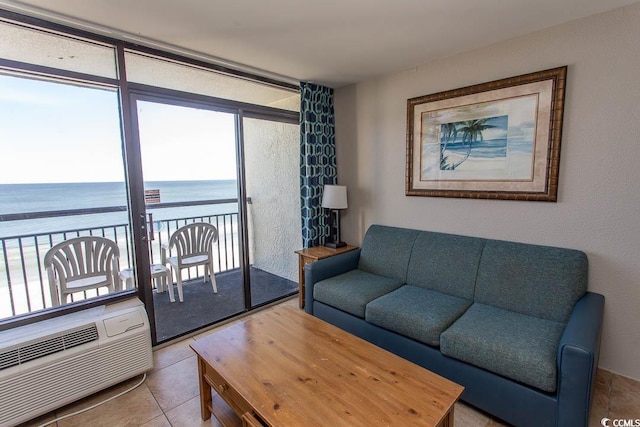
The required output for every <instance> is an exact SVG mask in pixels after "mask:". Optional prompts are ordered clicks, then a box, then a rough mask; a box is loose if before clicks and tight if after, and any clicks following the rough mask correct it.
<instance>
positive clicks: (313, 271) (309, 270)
mask: <svg viewBox="0 0 640 427" xmlns="http://www.w3.org/2000/svg"><path fill="white" fill-rule="evenodd" d="M359 260H360V249H356V250H353V251H349V252H345V253H343V254H340V255H335V256H332V257H329V258H324V259H321V260H318V261H316V262H312V263H309V264H307V265H305V266H304V288H305V291H304V308H305V311H306V312H307V313H309V314H313V287H314V286H315V284H316V283H318V282H320V281H322V280H324V279H328V278H329V277H333V276H337V275H338V274H343V273H346V272H347V271H351V270H355V269H356V268H358V261H359Z"/></svg>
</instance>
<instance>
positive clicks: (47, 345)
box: [0, 323, 98, 370]
mask: <svg viewBox="0 0 640 427" xmlns="http://www.w3.org/2000/svg"><path fill="white" fill-rule="evenodd" d="M97 339H98V328H96V325H95V323H92V324H89V325H86V326H82V327H79V328H75V329H72V330H69V331H66V332H65V333H63V334H60V335H56V336H49V337H44V338H43V339H41V340H39V341H36V342H32V343H29V344H25V345H23V346H21V347H18V348H14V349H11V350H8V351H5V352H2V353H0V370H3V369H7V368H10V367H12V366H16V365H19V364H22V363H26V362H28V361H30V360H35V359H39V358H41V357H44V356H48V355H50V354H54V353H58V352H61V351H64V350H66V349H69V348H73V347H77V346H79V345H81V344H86V343H89V342H92V341H96V340H97Z"/></svg>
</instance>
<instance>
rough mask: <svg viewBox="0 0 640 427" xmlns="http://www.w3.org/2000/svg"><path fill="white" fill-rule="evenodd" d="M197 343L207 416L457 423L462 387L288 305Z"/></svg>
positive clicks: (324, 422)
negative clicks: (455, 421) (454, 410)
mask: <svg viewBox="0 0 640 427" xmlns="http://www.w3.org/2000/svg"><path fill="white" fill-rule="evenodd" d="M191 348H192V349H193V350H194V351H195V352H196V353H197V355H198V373H199V378H200V398H201V412H202V419H203V420H207V419H209V418H210V417H211V414H212V413H213V415H215V416H216V418H217V419H218V421H220V423H221V424H222V425H224V426H271V427H277V426H367V427H370V426H376V425H380V426H413V425H416V426H443V427H453V405H454V403H455V402H456V401H457V400H458V398H459V397H460V395H461V394H462V391H463V387H461V386H459V385H457V384H455V383H453V382H451V381H449V380H447V379H445V378H442V377H440V376H438V375H436V374H434V373H432V372H429V371H428V370H426V369H424V368H421V367H419V366H417V365H415V364H413V363H411V362H408V361H406V360H404V359H402V358H400V357H398V356H396V355H394V354H392V353H389V352H387V351H385V350H383V349H381V348H379V347H376V346H374V345H372V344H370V343H368V342H366V341H364V340H362V339H360V338H358V337H356V336H354V335H351V334H349V333H347V332H345V331H343V330H341V329H339V328H336V327H335V326H332V325H330V324H328V323H326V322H324V321H322V320H320V319H317V318H315V317H313V316H310V315H308V314H306V313H304V312H302V311H300V310H298V309H296V308H294V307H291V306H281V307H278V308H276V309H273V310H269V311H265V312H263V313H259V314H256V315H254V316H251V317H250V318H248V320H246V321H244V322H241V323H238V324H236V325H234V326H230V327H228V328H225V329H222V330H220V331H217V332H214V333H212V334H211V335H208V336H206V337H204V338H201V339H198V340H196V341H195V342H194V343H193V344H191ZM212 391H213V393H212Z"/></svg>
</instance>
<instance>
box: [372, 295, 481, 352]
mask: <svg viewBox="0 0 640 427" xmlns="http://www.w3.org/2000/svg"><path fill="white" fill-rule="evenodd" d="M470 305H471V301H469V300H466V299H464V298H458V297H454V296H451V295H447V294H443V293H440V292H436V291H431V290H429V289H424V288H420V287H416V286H409V285H405V286H402V287H400V288H398V289H396V290H395V291H393V292H390V293H388V294H386V295H383V296H381V297H380V298H377V299H375V300H373V301H371V302H370V303H369V304H367V310H366V313H365V319H366V320H367V321H368V322H370V323H373V324H374V325H378V326H381V327H383V328H385V329H389V330H391V331H394V332H397V333H399V334H402V335H405V336H407V337H409V338H413V339H415V340H417V341H420V342H423V343H425V344H429V345H431V346H435V347H437V346H439V345H440V334H441V333H442V331H444V330H445V329H447V328H448V327H449V326H450V325H451V324H452V323H453V322H454V321H455V320H456V319H457V318H458V317H460V316H461V315H462V314H463V313H464V312H465V310H466V309H467V308H469V306H470Z"/></svg>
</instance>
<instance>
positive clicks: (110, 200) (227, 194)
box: [0, 180, 238, 238]
mask: <svg viewBox="0 0 640 427" xmlns="http://www.w3.org/2000/svg"><path fill="white" fill-rule="evenodd" d="M150 189H154V190H159V191H160V202H161V203H173V202H189V201H202V200H219V199H236V198H237V197H238V191H237V183H236V181H235V180H216V181H155V182H153V181H152V182H145V190H150ZM114 206H127V195H126V187H125V183H124V182H87V183H84V182H83V183H50V184H0V219H2V220H0V238H7V237H15V236H22V235H32V234H40V233H52V232H61V231H66V230H76V229H82V228H95V227H104V226H113V225H122V224H127V223H128V221H129V220H128V212H127V211H123V212H109V213H99V214H90V215H74V216H54V217H51V218H38V219H27V220H17V221H6V220H4V218H5V217H6V215H8V214H21V213H31V212H50V211H64V210H73V209H87V208H101V207H114ZM237 210H238V206H237V203H227V204H216V205H201V206H184V207H172V208H164V209H156V208H154V207H153V205H148V206H147V212H148V213H149V212H151V213H153V219H154V222H155V221H163V220H167V219H177V218H187V217H197V216H202V215H215V214H222V213H231V212H237Z"/></svg>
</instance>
